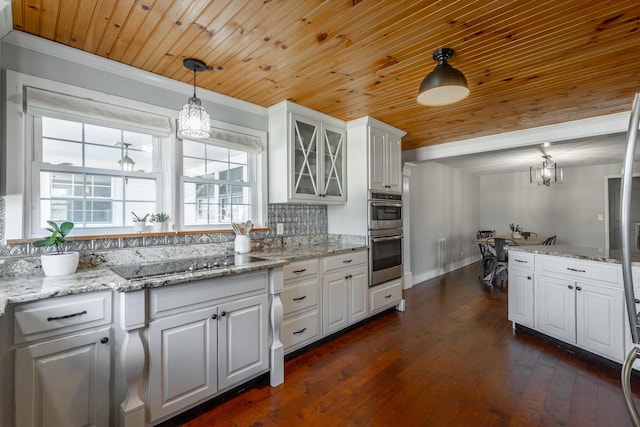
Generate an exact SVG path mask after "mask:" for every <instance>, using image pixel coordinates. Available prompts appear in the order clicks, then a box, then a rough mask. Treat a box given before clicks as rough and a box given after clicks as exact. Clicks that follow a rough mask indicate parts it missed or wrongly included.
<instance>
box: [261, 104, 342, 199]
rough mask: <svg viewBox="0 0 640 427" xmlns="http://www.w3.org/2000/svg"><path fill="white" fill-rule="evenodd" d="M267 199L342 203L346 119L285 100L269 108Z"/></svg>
mask: <svg viewBox="0 0 640 427" xmlns="http://www.w3.org/2000/svg"><path fill="white" fill-rule="evenodd" d="M269 136H270V138H269V202H270V203H288V202H298V203H322V204H334V203H338V204H340V203H345V201H346V197H347V193H346V182H345V179H346V157H345V146H346V124H345V123H344V122H343V121H341V120H338V119H335V118H333V117H330V116H327V115H325V114H322V113H319V112H316V111H313V110H311V109H309V108H306V107H302V106H300V105H297V104H294V103H292V102H289V101H284V102H282V103H280V104H277V105H275V106H273V107H271V108H269Z"/></svg>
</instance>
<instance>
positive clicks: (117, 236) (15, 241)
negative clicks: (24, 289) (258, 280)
mask: <svg viewBox="0 0 640 427" xmlns="http://www.w3.org/2000/svg"><path fill="white" fill-rule="evenodd" d="M251 231H252V232H254V231H269V228H267V227H264V228H253V229H252V230H251ZM233 232H234V231H233V230H232V229H228V230H189V231H163V232H159V233H154V232H148V233H147V232H144V233H123V234H100V235H94V236H71V237H67V238H66V240H69V241H83V240H102V239H120V238H125V239H126V238H135V237H146V236H173V235H190V234H219V233H233ZM41 239H42V238H33V239H12V240H7V242H6V243H7V244H9V245H16V244H21V243H33V242H35V241H36V240H41Z"/></svg>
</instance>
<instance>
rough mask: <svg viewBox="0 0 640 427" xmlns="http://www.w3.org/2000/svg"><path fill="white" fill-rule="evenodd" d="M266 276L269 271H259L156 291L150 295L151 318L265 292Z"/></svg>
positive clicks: (162, 288)
mask: <svg viewBox="0 0 640 427" xmlns="http://www.w3.org/2000/svg"><path fill="white" fill-rule="evenodd" d="M267 274H268V273H267V271H266V270H259V271H255V272H251V273H242V274H232V275H230V276H222V277H215V278H211V279H204V280H196V281H194V282H186V283H181V284H179V285H167V286H164V287H160V288H153V289H151V290H150V291H149V314H150V316H151V318H157V317H160V316H166V315H169V314H173V313H176V312H179V311H183V310H186V309H192V308H194V307H192V306H193V305H197V304H209V303H211V302H212V301H214V300H218V299H224V298H228V297H232V296H235V295H241V294H246V293H251V292H257V291H264V292H266V291H267Z"/></svg>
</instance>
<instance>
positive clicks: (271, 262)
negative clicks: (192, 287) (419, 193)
mask: <svg viewBox="0 0 640 427" xmlns="http://www.w3.org/2000/svg"><path fill="white" fill-rule="evenodd" d="M366 248H367V246H366V245H359V244H348V243H323V244H319V245H318V244H315V245H313V246H311V245H309V246H305V245H296V246H287V247H286V248H284V249H271V250H263V251H252V252H250V253H249V254H248V255H250V256H253V257H258V258H263V259H264V260H262V261H257V262H252V263H249V264H243V265H234V266H229V267H220V268H213V269H208V270H198V271H194V272H185V273H176V274H171V275H166V276H161V277H149V278H141V279H132V280H127V279H124V278H123V277H121V276H120V275H118V274H116V273H115V272H113V271H112V270H111V269H110V268H109V267H107V266H99V267H95V268H89V269H83V270H78V271H77V272H76V273H74V274H71V275H68V276H58V277H45V276H44V275H43V274H42V272H41V271H38V272H37V273H34V274H31V275H24V276H17V277H0V316H2V315H4V311H5V307H6V305H7V304H15V303H24V302H30V301H37V300H42V299H47V298H52V297H56V296H63V295H72V294H80V293H85V292H97V291H103V290H110V291H116V292H130V291H135V290H140V289H145V288H155V287H160V286H167V285H172V284H177V283H185V282H193V281H196V280H202V279H209V278H214V277H221V276H228V275H231V274H240V273H246V272H249V271H256V270H264V269H269V268H275V267H280V266H283V265H285V264H288V263H290V262H292V261H295V260H300V259H305V258H314V257H319V256H326V255H332V254H339V253H344V252H349V251H354V250H361V249H366ZM165 260H166V259H165ZM158 262H161V260H158Z"/></svg>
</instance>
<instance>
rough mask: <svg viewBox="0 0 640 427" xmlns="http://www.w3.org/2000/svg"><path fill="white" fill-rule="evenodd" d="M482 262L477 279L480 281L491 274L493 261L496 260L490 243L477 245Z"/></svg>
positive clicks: (494, 251)
mask: <svg viewBox="0 0 640 427" xmlns="http://www.w3.org/2000/svg"><path fill="white" fill-rule="evenodd" d="M478 246H479V247H480V254H481V255H482V260H481V261H480V273H479V274H478V277H479V278H480V279H481V280H484V278H485V277H486V276H487V275H488V274H489V273H490V272H491V268H492V266H493V263H494V261H495V260H496V250H495V248H494V247H493V246H492V245H491V244H490V243H478Z"/></svg>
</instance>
